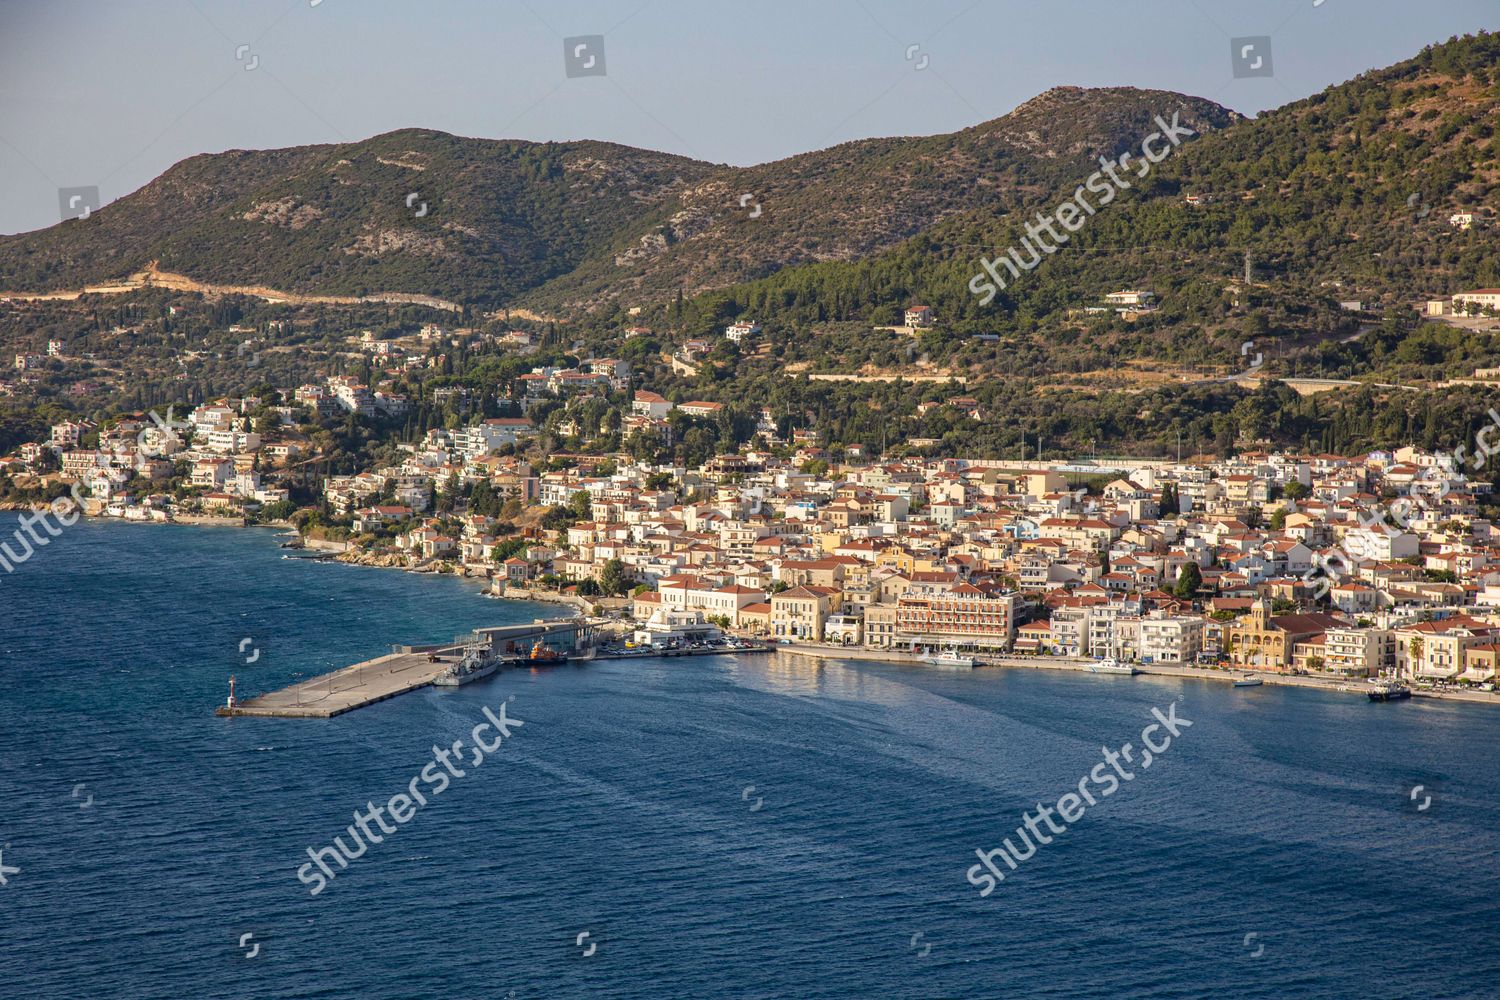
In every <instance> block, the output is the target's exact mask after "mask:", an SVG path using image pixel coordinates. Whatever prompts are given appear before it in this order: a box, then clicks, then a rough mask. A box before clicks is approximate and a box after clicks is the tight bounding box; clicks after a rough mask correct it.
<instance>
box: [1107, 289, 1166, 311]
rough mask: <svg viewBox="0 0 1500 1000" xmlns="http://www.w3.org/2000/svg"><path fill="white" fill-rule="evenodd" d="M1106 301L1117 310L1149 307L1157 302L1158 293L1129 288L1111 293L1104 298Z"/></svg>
mask: <svg viewBox="0 0 1500 1000" xmlns="http://www.w3.org/2000/svg"><path fill="white" fill-rule="evenodd" d="M1104 301H1105V302H1106V303H1108V304H1109V305H1112V306H1115V307H1116V308H1119V307H1122V306H1137V307H1139V306H1149V305H1151V304H1152V303H1153V302H1155V301H1156V293H1155V292H1147V291H1142V290H1140V289H1135V288H1129V289H1126V290H1124V291H1120V292H1110V293H1109V294H1108V295H1106V296H1104Z"/></svg>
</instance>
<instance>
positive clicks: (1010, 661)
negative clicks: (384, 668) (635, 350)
mask: <svg viewBox="0 0 1500 1000" xmlns="http://www.w3.org/2000/svg"><path fill="white" fill-rule="evenodd" d="M43 509H46V508H45V505H44V506H43V507H36V506H34V505H24V504H15V503H6V504H0V512H4V511H25V510H43ZM84 517H85V518H86V519H87V520H88V521H91V522H99V523H120V524H135V525H163V524H176V525H181V526H184V527H198V528H201V527H238V528H270V529H274V530H278V531H282V532H291V531H295V530H296V529H295V527H294V526H293V525H292V524H291V522H289V521H272V522H263V523H255V524H251V523H247V522H246V521H245V519H244V518H223V517H213V516H207V515H186V516H183V515H179V516H174V517H173V518H171V519H162V520H155V519H151V520H133V519H127V518H118V517H105V516H100V515H89V514H85V515H84ZM298 538H299V539H300V540H301V542H302V545H301V546H299V548H303V549H312V550H315V551H317V552H319V553H320V554H321V555H322V558H323V559H324V560H327V561H332V562H339V563H343V564H344V565H349V566H364V567H368V568H372V569H395V570H401V571H403V572H406V573H413V574H417V575H437V576H454V577H459V578H461V579H465V580H472V581H475V582H477V583H480V584H481V585H482V593H483V594H484V596H486V597H493V598H496V599H499V600H514V601H529V602H532V603H542V604H558V605H565V606H569V607H572V608H574V609H575V610H576V611H577V612H578V613H580V614H592V613H593V612H594V606H593V604H591V603H590V602H589V601H587V600H586V599H584V598H581V597H577V596H573V595H568V594H561V593H556V592H552V591H535V590H531V589H529V588H512V587H509V586H506V587H503V588H498V589H497V588H496V586H495V584H496V582H497V580H499V579H500V578H499V577H496V576H495V575H494V574H493V573H487V574H484V575H481V574H480V573H478V572H473V571H471V568H470V567H468V566H464V565H462V564H452V563H448V562H446V561H440V562H438V563H436V564H435V565H434V566H422V565H418V566H406V565H397V564H396V563H394V562H393V560H394V559H396V558H398V557H397V555H396V554H395V553H386V554H382V555H370V554H367V553H361V552H354V553H351V552H349V550H348V543H347V542H336V541H330V540H327V539H317V538H305V537H302V536H301V535H300V533H299V535H298ZM288 558H291V557H288ZM305 558H313V557H305ZM443 567H446V568H443ZM771 651H772V652H784V653H791V654H798V655H803V656H813V657H817V658H820V659H840V660H856V661H863V662H873V663H894V664H904V665H907V666H918V667H927V668H928V669H933V670H943V669H944V668H942V667H930V666H929V665H928V664H926V663H924V662H923V660H922V654H920V653H906V652H902V651H900V650H878V649H868V648H865V647H859V646H835V645H831V644H825V643H791V644H777V643H772V645H771ZM1092 663H1093V661H1092V660H1075V659H1069V658H1065V657H1057V656H988V657H982V658H980V661H979V662H978V663H977V664H976V667H975V669H981V668H994V667H1000V668H1020V669H1032V670H1061V671H1072V672H1074V673H1085V674H1087V673H1093V671H1092V670H1091V669H1090V666H1091V664H1092ZM1134 666H1135V668H1136V670H1137V672H1138V673H1139V674H1141V675H1145V676H1152V677H1179V678H1181V677H1187V678H1194V679H1198V680H1215V681H1221V682H1226V683H1232V682H1234V681H1235V680H1236V679H1238V678H1239V677H1241V676H1243V675H1244V674H1246V673H1253V674H1254V675H1255V676H1257V677H1259V678H1260V679H1261V680H1262V681H1263V682H1264V683H1265V684H1267V685H1274V686H1280V687H1301V688H1313V689H1316V690H1321V691H1329V692H1334V693H1338V694H1353V695H1357V696H1364V695H1366V694H1367V693H1368V691H1369V690H1370V685H1369V684H1367V683H1366V681H1365V679H1364V678H1333V677H1314V676H1308V675H1294V674H1280V673H1275V672H1271V671H1246V670H1240V669H1236V670H1224V669H1219V668H1212V667H1198V666H1193V665H1190V664H1165V663H1153V664H1150V665H1145V666H1142V665H1140V664H1135V665H1134ZM1107 676H1116V675H1107ZM1412 698H1413V699H1426V700H1431V701H1448V702H1464V703H1469V704H1480V705H1492V706H1500V692H1485V691H1441V692H1440V691H1423V690H1420V689H1418V688H1415V687H1413V688H1412Z"/></svg>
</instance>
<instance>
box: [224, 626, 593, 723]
mask: <svg viewBox="0 0 1500 1000" xmlns="http://www.w3.org/2000/svg"><path fill="white" fill-rule="evenodd" d="M597 628H598V623H597V622H594V621H592V620H589V619H585V618H571V619H562V620H560V621H547V620H544V619H537V620H536V621H534V622H531V623H530V624H527V625H501V626H498V627H495V628H482V629H476V630H475V631H474V632H472V633H470V634H468V635H462V636H458V637H456V638H455V639H454V640H453V642H451V643H446V644H439V645H427V646H395V647H393V648H392V650H391V652H389V653H387V654H385V655H383V656H377V657H375V658H374V659H371V660H365V661H364V662H363V663H356V664H354V665H353V666H349V667H344V668H343V669H342V670H336V671H334V672H333V673H331V674H324V675H322V676H320V677H314V678H311V679H309V680H305V681H302V682H300V683H297V684H293V685H291V686H289V687H285V688H282V689H281V690H279V691H272V692H270V693H268V694H262V695H257V696H256V697H253V698H246V699H245V700H244V701H239V700H237V699H235V698H234V696H233V693H232V691H233V689H232V688H231V695H230V700H229V702H228V703H226V704H224V705H222V706H220V707H219V708H218V709H217V710H216V711H215V713H214V714H215V715H219V716H223V717H226V718H230V717H238V716H249V717H259V718H271V719H331V718H333V717H334V716H336V715H343V714H344V713H345V712H352V711H354V710H355V709H357V708H364V707H365V706H366V705H373V704H375V703H376V702H381V701H385V700H386V699H388V698H394V697H396V696H397V695H402V694H406V693H408V692H410V691H416V690H418V689H420V688H424V687H427V686H429V685H430V684H432V682H433V681H435V680H437V678H438V677H440V676H442V674H443V672H444V671H445V670H447V669H448V668H449V667H450V666H452V665H453V664H454V663H455V662H457V660H458V659H459V658H460V657H461V656H462V655H463V652H464V650H465V649H466V648H469V647H472V646H476V645H477V646H488V647H489V652H490V653H491V654H492V655H495V656H500V657H512V658H524V657H525V656H527V655H528V653H529V652H530V650H531V649H532V647H533V646H534V645H535V644H537V643H541V644H542V645H543V646H545V647H546V648H547V649H550V650H552V651H554V652H558V653H566V654H567V655H568V656H569V657H586V656H588V655H589V654H590V653H592V651H593V648H594V636H595V632H596V629H597Z"/></svg>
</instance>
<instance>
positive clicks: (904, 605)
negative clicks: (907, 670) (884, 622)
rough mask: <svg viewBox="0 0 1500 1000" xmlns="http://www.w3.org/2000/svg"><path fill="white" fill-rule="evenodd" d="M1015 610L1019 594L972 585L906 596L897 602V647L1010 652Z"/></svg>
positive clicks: (1014, 624) (966, 584)
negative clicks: (940, 591)
mask: <svg viewBox="0 0 1500 1000" xmlns="http://www.w3.org/2000/svg"><path fill="white" fill-rule="evenodd" d="M1015 607H1016V595H1015V594H1013V593H1004V592H1000V591H998V590H993V589H986V588H982V587H978V586H975V585H974V584H971V583H961V584H959V585H958V586H956V587H954V588H953V589H951V590H949V591H948V592H947V593H943V594H933V595H928V596H910V595H907V596H903V597H901V598H899V599H898V600H897V602H896V640H897V644H898V645H903V646H904V645H912V646H919V645H930V646H953V647H961V648H964V649H999V650H1004V649H1009V648H1010V645H1011V642H1012V641H1013V640H1014V638H1015V628H1016V623H1015Z"/></svg>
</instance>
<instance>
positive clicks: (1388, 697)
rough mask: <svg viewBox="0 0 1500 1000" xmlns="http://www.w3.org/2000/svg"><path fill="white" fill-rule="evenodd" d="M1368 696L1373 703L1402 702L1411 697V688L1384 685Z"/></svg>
mask: <svg viewBox="0 0 1500 1000" xmlns="http://www.w3.org/2000/svg"><path fill="white" fill-rule="evenodd" d="M1368 694H1369V695H1370V700H1371V701H1401V700H1403V699H1406V698H1410V697H1411V688H1409V687H1407V686H1406V685H1405V684H1382V685H1380V686H1379V687H1377V688H1374V689H1372V690H1371V691H1369V692H1368Z"/></svg>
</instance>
